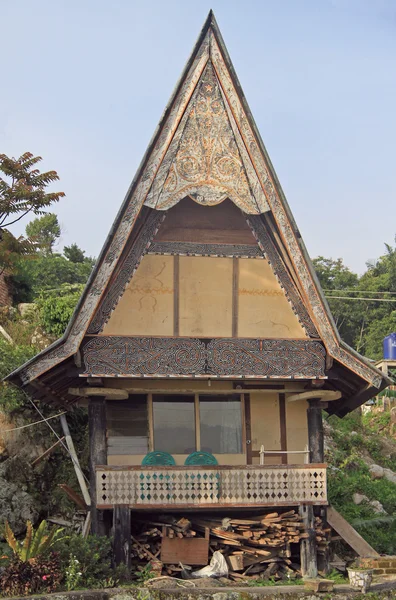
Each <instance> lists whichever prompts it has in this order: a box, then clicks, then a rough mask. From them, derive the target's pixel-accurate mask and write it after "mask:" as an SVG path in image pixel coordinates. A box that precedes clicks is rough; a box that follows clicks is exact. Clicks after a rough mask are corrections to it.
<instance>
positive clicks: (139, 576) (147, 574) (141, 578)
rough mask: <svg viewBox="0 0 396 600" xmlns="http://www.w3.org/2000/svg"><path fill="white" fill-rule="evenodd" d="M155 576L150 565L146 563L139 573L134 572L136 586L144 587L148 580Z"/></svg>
mask: <svg viewBox="0 0 396 600" xmlns="http://www.w3.org/2000/svg"><path fill="white" fill-rule="evenodd" d="M153 577H155V574H154V573H153V571H152V566H151V564H150V563H147V565H145V566H144V567H143V568H142V569H140V571H136V572H135V579H136V583H137V584H138V585H144V584H145V583H147V581H149V580H150V579H153Z"/></svg>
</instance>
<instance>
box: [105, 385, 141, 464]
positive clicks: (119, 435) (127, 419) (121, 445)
mask: <svg viewBox="0 0 396 600" xmlns="http://www.w3.org/2000/svg"><path fill="white" fill-rule="evenodd" d="M106 412H107V435H108V439H107V446H108V454H109V455H117V454H118V455H127V454H147V452H148V447H149V443H148V439H149V438H148V416H147V397H146V396H143V395H142V396H140V395H136V396H131V397H130V398H129V400H111V401H110V402H107V403H106Z"/></svg>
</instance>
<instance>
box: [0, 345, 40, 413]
mask: <svg viewBox="0 0 396 600" xmlns="http://www.w3.org/2000/svg"><path fill="white" fill-rule="evenodd" d="M36 352H37V350H36V348H34V347H33V346H29V345H25V344H21V345H13V344H10V343H9V342H7V341H6V340H5V339H4V338H3V337H0V355H1V360H0V410H3V411H5V412H12V411H14V410H16V409H18V408H21V407H22V406H23V405H24V403H25V400H26V398H25V395H24V394H23V393H22V392H21V391H20V390H19V389H18V388H16V387H15V386H14V385H12V384H11V383H8V382H6V381H3V378H4V377H5V376H6V375H8V374H9V373H11V371H13V370H14V369H16V368H17V367H19V366H20V365H22V364H23V363H24V362H26V361H27V360H29V359H30V358H32V357H33V356H34V355H35V354H36Z"/></svg>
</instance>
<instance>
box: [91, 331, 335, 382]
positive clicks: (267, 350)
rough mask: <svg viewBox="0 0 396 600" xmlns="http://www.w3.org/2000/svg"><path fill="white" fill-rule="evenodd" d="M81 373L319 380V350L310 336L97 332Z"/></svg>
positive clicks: (321, 364)
mask: <svg viewBox="0 0 396 600" xmlns="http://www.w3.org/2000/svg"><path fill="white" fill-rule="evenodd" d="M83 359H84V366H85V372H86V373H87V374H92V375H108V376H113V375H115V376H117V375H118V376H120V375H125V376H130V377H142V376H154V377H169V376H172V377H188V376H190V377H199V376H212V377H257V378H320V377H324V375H325V350H324V347H323V345H322V344H321V343H320V342H316V341H312V340H272V339H271V340H255V339H232V338H219V339H204V338H148V337H146V338H140V337H121V336H100V337H94V338H92V339H90V340H88V341H87V342H86V343H84V345H83Z"/></svg>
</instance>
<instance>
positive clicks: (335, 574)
mask: <svg viewBox="0 0 396 600" xmlns="http://www.w3.org/2000/svg"><path fill="white" fill-rule="evenodd" d="M326 579H330V580H331V581H334V583H337V584H343V583H348V577H345V576H344V575H343V574H342V573H340V572H339V571H337V569H333V570H332V571H330V573H328V574H327V575H326Z"/></svg>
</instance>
